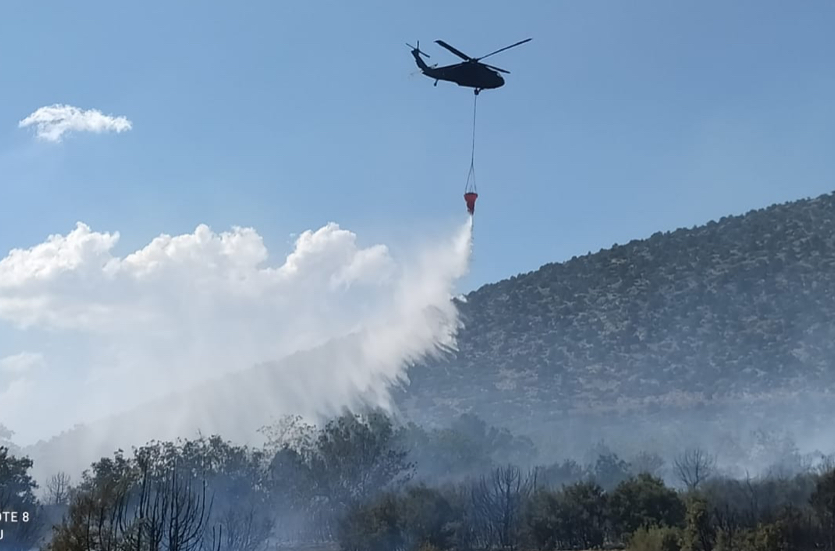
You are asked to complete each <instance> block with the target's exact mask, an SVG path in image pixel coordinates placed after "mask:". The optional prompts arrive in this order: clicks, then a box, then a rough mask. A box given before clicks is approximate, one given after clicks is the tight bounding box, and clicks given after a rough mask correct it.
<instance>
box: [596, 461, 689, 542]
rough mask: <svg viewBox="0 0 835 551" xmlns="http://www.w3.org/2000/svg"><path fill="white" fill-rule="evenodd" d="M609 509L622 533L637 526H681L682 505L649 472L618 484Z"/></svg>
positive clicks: (682, 516) (627, 532)
mask: <svg viewBox="0 0 835 551" xmlns="http://www.w3.org/2000/svg"><path fill="white" fill-rule="evenodd" d="M608 503H609V512H610V517H611V519H612V522H613V524H614V527H615V530H616V531H617V532H618V534H620V535H622V536H627V535H629V534H632V533H633V532H635V531H636V530H637V529H638V528H652V527H663V526H669V527H681V526H682V525H683V524H684V515H685V511H686V509H685V505H684V503H683V502H682V501H681V499H680V498H679V497H678V494H676V492H675V491H673V490H672V489H670V488H667V487H666V486H664V482H663V481H662V480H661V479H659V478H656V477H654V476H651V475H649V474H646V473H644V474H641V475H638V476H637V477H634V478H630V479H628V480H625V481H623V482H621V483H620V484H618V486H617V488H615V490H614V491H613V492H612V494H611V495H610V496H609V500H608Z"/></svg>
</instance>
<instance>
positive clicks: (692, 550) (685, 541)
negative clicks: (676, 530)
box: [681, 496, 716, 551]
mask: <svg viewBox="0 0 835 551" xmlns="http://www.w3.org/2000/svg"><path fill="white" fill-rule="evenodd" d="M715 541H716V531H715V530H714V527H713V525H712V524H711V522H710V513H709V512H708V504H707V501H706V500H705V499H704V498H702V497H700V496H691V497H690V499H689V500H688V502H687V515H686V520H685V526H684V531H683V534H682V538H681V551H712V550H713V547H714V543H715Z"/></svg>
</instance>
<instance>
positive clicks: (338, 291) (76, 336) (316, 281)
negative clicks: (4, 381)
mask: <svg viewBox="0 0 835 551" xmlns="http://www.w3.org/2000/svg"><path fill="white" fill-rule="evenodd" d="M119 238H120V235H119V233H118V232H111V233H108V232H98V231H94V230H93V229H91V228H90V227H89V226H87V225H85V224H83V223H80V222H79V223H78V224H77V225H76V227H75V229H73V230H72V231H70V232H69V233H67V234H66V235H53V236H50V237H48V238H47V239H46V240H45V241H44V242H43V243H40V244H37V245H34V246H32V247H29V248H21V249H15V250H12V251H11V252H10V253H9V254H8V255H7V256H6V257H5V258H2V259H0V331H3V330H4V323H3V322H5V325H6V327H7V328H9V329H8V330H10V331H16V332H19V333H20V334H24V333H25V334H27V335H28V336H29V337H32V338H35V339H36V340H37V342H38V343H40V345H42V346H44V347H49V350H50V353H49V358H48V362H47V363H46V366H45V367H44V368H42V369H38V370H37V371H38V373H39V376H38V377H34V378H27V384H26V385H22V384H16V385H15V387H14V396H15V400H14V402H13V403H14V404H15V405H14V406H13V405H12V402H8V403H6V404H3V403H0V418H4V419H9V422H8V423H7V424H9V426H10V427H11V428H12V429H14V430H15V431H16V432H17V433H18V435H19V438H20V439H21V441H23V440H27V439H28V440H31V439H32V438H39V437H47V436H49V434H51V433H54V432H57V431H59V430H61V429H63V428H66V427H67V426H71V425H72V424H73V423H76V422H82V421H90V420H92V419H96V418H100V417H103V416H106V415H110V414H112V413H115V412H117V411H120V410H126V409H129V408H131V407H134V406H137V405H139V404H142V403H144V402H146V401H147V400H150V399H153V398H157V397H161V396H163V395H165V394H167V393H170V392H175V391H181V390H187V389H190V388H193V387H194V386H195V385H198V384H201V383H203V382H208V381H210V380H212V379H215V378H217V377H221V376H224V375H229V374H232V373H235V374H236V375H235V377H238V374H239V373H241V372H242V371H243V370H246V369H249V368H251V367H252V366H253V365H256V364H259V363H262V362H269V361H273V360H277V359H280V358H284V357H287V356H289V355H291V354H293V353H295V352H298V351H303V350H309V349H312V348H315V347H317V346H320V345H322V344H323V343H326V342H328V341H331V340H333V339H340V338H342V337H345V336H347V335H355V338H353V339H349V341H350V342H349V341H344V343H343V344H340V345H338V346H337V347H336V348H335V349H334V348H329V349H328V350H329V352H327V353H322V354H318V355H313V356H309V357H308V359H307V360H304V361H305V362H308V363H305V364H304V365H300V366H297V367H296V368H293V369H289V368H288V369H287V370H286V371H283V372H280V373H278V374H271V376H270V378H269V383H266V382H265V383H264V384H258V385H255V386H254V387H251V388H250V390H248V391H246V392H243V391H240V392H238V391H236V390H235V388H234V385H232V386H231V387H230V388H229V389H228V391H229V393H230V399H229V401H228V403H231V404H240V406H241V407H244V406H246V407H250V408H251V409H253V408H254V410H255V413H254V414H253V415H251V416H250V417H249V418H250V419H254V418H257V419H259V420H260V422H263V423H266V422H268V421H269V417H270V416H271V415H278V414H282V413H285V412H286V413H290V411H286V410H287V408H294V409H299V408H303V409H305V412H304V413H306V414H315V413H316V412H319V413H321V412H326V411H332V410H333V409H334V408H339V407H341V406H343V405H346V404H351V403H354V402H355V400H356V399H357V398H358V397H359V396H364V397H366V398H368V399H370V400H372V401H373V402H375V403H376V404H377V405H385V404H386V401H387V399H388V389H389V386H390V384H392V383H393V382H396V381H398V380H402V379H404V378H405V366H406V365H407V364H408V363H409V362H411V361H414V360H416V359H417V358H419V357H421V356H423V355H426V354H431V353H433V352H435V351H437V350H438V349H439V348H440V347H449V346H453V345H454V335H455V332H456V331H457V329H458V318H457V311H456V310H455V308H454V306H453V305H452V303H451V301H450V298H451V296H452V293H453V291H454V285H455V282H456V280H457V279H459V278H460V277H462V276H463V275H464V274H465V273H466V271H467V268H468V262H469V250H470V249H469V247H470V227H469V226H465V227H462V228H461V229H460V230H458V231H456V232H455V235H454V236H453V237H452V238H451V239H448V240H444V241H442V242H440V243H434V244H431V245H427V246H426V247H425V249H424V250H421V251H416V252H415V254H413V255H407V257H406V258H395V257H394V256H393V255H392V254H391V251H390V250H389V249H388V247H386V246H385V245H380V244H378V245H373V246H368V247H363V246H360V245H359V244H358V242H357V236H356V235H355V234H354V233H352V232H350V231H347V230H345V229H342V228H340V227H339V226H338V225H337V224H333V223H332V224H327V225H326V226H324V227H322V228H320V229H318V230H316V231H312V230H311V231H306V232H303V233H301V234H300V235H299V236H298V238H297V239H296V242H295V247H294V249H293V251H292V252H291V253H290V254H289V255H287V257H286V258H284V259H283V261H282V262H280V263H278V264H273V265H271V264H269V263H268V261H269V254H268V251H267V249H266V247H265V246H264V243H263V240H262V238H261V236H260V235H258V233H257V232H256V231H255V230H254V229H252V228H241V227H234V228H232V229H231V230H229V231H225V232H221V233H216V232H214V231H212V230H211V229H210V228H209V227H207V226H205V225H200V226H198V227H197V228H196V229H195V231H194V232H193V233H188V234H184V235H177V236H169V235H160V236H159V237H157V238H155V239H153V240H152V241H151V242H150V243H148V244H147V245H146V246H144V247H142V248H141V249H139V250H137V251H135V252H133V253H132V254H128V255H126V256H124V257H120V256H115V255H114V254H113V249H114V247H115V246H116V245H117V243H118V241H119ZM33 336H34V337H33ZM10 361H11V360H10ZM15 361H17V362H20V361H22V360H20V359H18V360H14V361H12V363H14V362H15ZM15 365H22V364H15ZM56 381H61V382H60V383H56ZM227 386H228V385H227ZM253 388H254V389H255V390H257V391H258V393H259V396H258V397H257V399H256V397H255V396H253V393H254V392H255V390H253ZM11 390H12V389H11V388H9V389H7V391H11ZM23 390H26V392H27V393H26V394H25V395H23V394H21V393H22V392H23ZM82 396H83V399H82V398H81V397H82ZM6 398H11V394H9V395H7V396H6ZM232 407H234V406H232ZM10 408H17V409H10ZM213 409H216V408H213ZM56 410H60V411H62V415H61V416H60V417H56V416H54V415H52V414H51V413H46V412H53V411H56ZM33 411H34V412H44V413H42V414H39V415H35V414H31V412H33ZM184 411H185V413H184V414H183V416H184V417H183V418H182V419H177V420H172V419H170V418H169V419H168V420H167V424H168V426H167V427H165V428H166V430H171V431H176V430H178V428H177V427H179V426H180V424H182V426H185V425H186V424H187V422H191V423H193V422H195V421H199V422H203V421H205V422H207V423H208V420H207V419H197V420H195V419H193V418H192V419H186V417H188V416H189V415H191V413H189V412H190V411H192V409H191V408H187V409H186V410H184ZM234 413H235V412H234V411H223V412H218V411H214V412H213V413H212V415H215V416H221V417H224V418H226V417H229V418H231V417H233V416H234ZM12 420H15V423H16V424H14V423H12ZM145 429H146V431H145V432H146V433H148V432H149V431H150V432H153V430H156V429H155V428H154V427H145ZM206 430H207V431H208V430H211V429H210V428H208V427H207V428H206ZM123 432H124V431H123ZM128 433H129V434H139V433H140V431H139V428H138V427H136V430H135V431H132V432H131V431H128ZM158 436H159V437H161V436H162V435H161V434H160V435H158ZM228 436H229V437H234V436H235V435H228Z"/></svg>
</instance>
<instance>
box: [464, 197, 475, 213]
mask: <svg viewBox="0 0 835 551" xmlns="http://www.w3.org/2000/svg"><path fill="white" fill-rule="evenodd" d="M476 199H478V193H473V192H469V193H465V194H464V201H466V202H467V212H469V213H470V216H472V214H473V213H474V212H475V200H476Z"/></svg>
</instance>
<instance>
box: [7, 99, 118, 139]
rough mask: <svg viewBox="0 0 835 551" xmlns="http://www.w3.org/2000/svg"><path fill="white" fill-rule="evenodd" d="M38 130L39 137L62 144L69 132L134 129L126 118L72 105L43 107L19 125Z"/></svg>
mask: <svg viewBox="0 0 835 551" xmlns="http://www.w3.org/2000/svg"><path fill="white" fill-rule="evenodd" d="M33 125H34V126H35V127H36V128H37V136H38V137H39V138H41V139H42V140H46V141H49V142H60V141H61V138H62V136H63V135H64V134H66V133H67V132H94V133H96V134H101V133H103V132H125V131H127V130H130V129H131V128H133V123H131V121H129V120H128V119H127V118H126V117H113V116H111V115H105V114H103V113H102V112H101V111H99V110H98V109H87V110H84V109H79V108H78V107H73V106H71V105H61V104H57V103H56V104H55V105H49V106H46V107H41V108H40V109H38V110H37V111H35V112H34V113H32V114H31V115H29V116H28V117H26V118H25V119H23V120H22V121H20V122H19V123H18V127H19V128H25V127H27V126H33Z"/></svg>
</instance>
